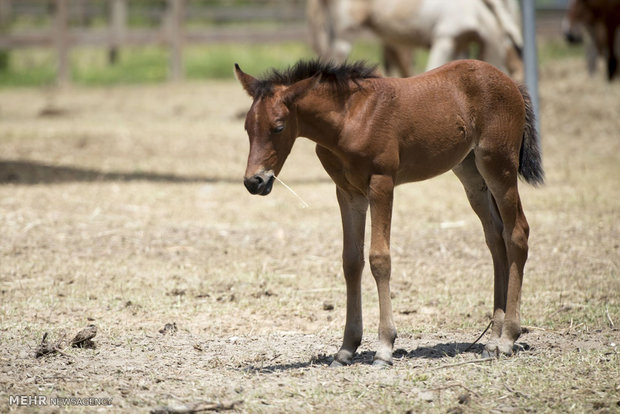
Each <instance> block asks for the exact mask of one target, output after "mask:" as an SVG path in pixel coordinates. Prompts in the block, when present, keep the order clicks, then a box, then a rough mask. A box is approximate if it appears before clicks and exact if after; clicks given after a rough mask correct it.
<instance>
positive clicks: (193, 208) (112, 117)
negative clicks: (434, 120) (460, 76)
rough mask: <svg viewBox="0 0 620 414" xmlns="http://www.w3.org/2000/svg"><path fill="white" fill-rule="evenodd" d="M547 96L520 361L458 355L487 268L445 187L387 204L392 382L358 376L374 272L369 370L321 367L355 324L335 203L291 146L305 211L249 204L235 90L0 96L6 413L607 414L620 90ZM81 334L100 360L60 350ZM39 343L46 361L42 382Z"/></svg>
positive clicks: (316, 168) (568, 64) (209, 86)
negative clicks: (543, 178) (349, 320)
mask: <svg viewBox="0 0 620 414" xmlns="http://www.w3.org/2000/svg"><path fill="white" fill-rule="evenodd" d="M540 86H541V106H542V107H541V110H542V136H543V148H544V164H545V169H546V173H547V183H546V185H545V186H543V187H541V188H538V189H535V188H532V187H529V186H527V185H525V184H522V185H521V192H522V197H523V204H524V208H525V212H526V214H527V217H528V220H529V222H530V226H531V238H530V258H529V261H528V263H527V265H526V276H525V282H524V291H523V305H522V316H523V323H524V325H525V326H526V327H527V332H526V333H524V335H523V336H522V337H521V338H520V339H519V344H521V346H522V348H523V351H522V352H519V353H518V355H516V356H515V357H512V358H503V359H500V360H494V361H485V362H480V361H474V360H476V359H479V358H480V355H479V353H480V351H481V349H482V344H483V343H484V341H485V338H483V339H482V340H481V342H480V344H476V345H474V346H473V347H472V348H471V349H467V348H469V345H470V344H471V343H472V342H473V341H474V340H475V339H476V338H477V337H478V335H479V334H480V333H481V332H482V331H483V330H484V328H485V327H486V326H487V324H488V321H489V317H490V312H491V306H492V279H493V277H492V265H491V259H490V255H489V253H488V251H487V248H486V246H485V243H484V239H483V235H482V230H481V226H480V224H479V222H478V220H477V218H476V217H475V215H474V213H473V212H472V211H471V209H470V207H469V206H468V204H467V201H466V198H465V195H464V192H463V190H462V188H461V187H460V184H459V182H458V180H456V178H455V177H454V176H453V175H452V174H451V173H449V174H445V175H443V176H440V177H437V178H435V179H433V180H430V181H427V182H422V183H416V184H409V185H406V186H402V187H399V188H398V190H397V193H396V200H395V211H394V218H393V235H392V243H393V244H392V252H393V276H392V286H393V291H394V299H393V302H394V303H393V304H394V312H395V322H396V325H397V328H398V335H399V336H398V339H397V341H396V345H395V349H396V351H395V354H394V356H395V362H394V366H393V367H391V368H389V369H376V368H375V367H372V366H371V365H370V362H371V360H372V355H373V350H374V349H375V347H376V341H377V340H376V337H377V334H376V332H377V324H378V303H377V297H376V289H375V286H374V281H373V280H372V276H371V275H370V271H369V270H368V268H367V269H366V270H365V274H364V296H363V300H364V318H365V324H366V325H365V338H364V341H363V343H362V345H361V347H360V349H359V354H358V356H357V357H356V360H355V363H354V364H353V365H352V366H350V367H345V368H340V369H330V368H329V367H328V366H327V365H328V364H329V362H330V358H331V355H333V353H335V352H336V351H337V349H338V347H339V345H340V341H341V337H342V332H343V325H344V311H345V295H344V281H343V278H342V274H341V267H340V266H341V265H340V248H341V230H340V223H339V214H338V208H337V204H336V198H335V190H334V186H333V184H332V183H331V182H330V181H329V179H328V178H327V175H326V174H325V173H324V172H323V170H322V168H321V167H320V165H319V163H318V161H317V160H316V158H315V155H314V151H313V147H312V145H311V144H310V143H309V142H308V141H306V140H299V142H298V143H297V144H296V147H295V148H294V150H293V153H292V154H291V156H290V158H289V160H288V162H287V165H286V166H285V168H284V171H283V173H282V178H283V180H284V181H285V182H287V183H288V184H289V185H290V186H291V187H292V188H293V189H294V190H295V191H296V192H297V193H298V194H299V195H300V196H301V197H302V198H303V199H304V200H305V201H306V202H307V203H308V204H309V207H307V208H302V206H301V205H300V203H299V201H298V200H297V199H296V198H295V197H294V196H293V195H292V194H291V193H289V192H288V191H287V190H286V189H285V188H284V187H283V186H281V185H280V184H278V183H276V185H275V188H274V191H273V192H272V194H271V195H270V196H268V197H255V196H251V195H249V194H248V193H247V191H246V190H245V188H244V187H243V185H242V182H241V177H242V175H243V172H244V168H245V161H246V156H247V150H248V145H247V136H246V134H245V131H244V130H243V120H242V119H241V117H240V114H243V113H244V112H245V111H246V110H247V108H248V106H249V103H250V101H249V98H247V97H246V96H245V95H244V93H243V92H242V90H241V88H240V87H239V86H238V85H237V84H236V83H234V82H233V81H230V82H200V83H184V84H178V85H157V86H129V87H128V86H123V87H114V88H107V89H97V88H89V89H79V88H70V89H64V90H54V89H48V90H37V89H17V90H5V91H1V92H0V235H1V237H0V301H1V305H0V411H1V412H5V411H12V410H18V409H20V410H24V411H32V412H38V411H41V412H53V411H58V410H62V411H63V412H65V411H68V412H82V411H87V412H92V411H110V412H149V411H151V410H155V409H156V408H158V407H162V406H168V407H169V408H170V407H172V408H175V407H176V408H177V409H186V412H189V411H187V410H189V409H192V408H193V409H199V408H201V407H202V409H216V408H217V409H220V410H227V409H230V410H233V411H240V412H287V413H288V412H311V411H314V412H361V411H364V412H407V411H408V410H411V412H431V413H445V412H451V413H461V412H471V413H478V412H497V413H504V412H620V357H619V351H620V348H619V344H620V331H619V330H618V328H620V277H619V271H618V267H619V257H620V248H619V244H620V225H619V222H620V186H619V185H618V182H619V179H620V113H619V110H620V83H619V82H616V83H615V84H612V85H609V84H607V83H606V82H605V81H604V80H603V79H602V75H599V77H596V78H593V79H591V78H589V77H588V76H587V75H586V73H585V64H584V63H583V62H582V61H581V60H576V59H575V60H573V59H568V60H562V61H558V62H553V63H550V64H548V65H546V66H545V67H543V68H542V69H541V80H540ZM332 306H333V309H330V308H331V307H332ZM89 324H94V325H96V326H97V335H96V337H95V338H94V339H93V340H94V343H95V345H96V347H95V349H82V348H72V347H70V346H66V342H67V341H69V340H70V339H71V338H73V336H74V335H75V334H76V333H77V332H78V331H79V330H80V329H82V328H84V327H86V326H87V325H89ZM166 324H174V325H170V326H169V327H168V329H166V330H164V329H163V328H164V326H165V325H166ZM175 328H176V329H175ZM160 331H161V332H160ZM44 333H48V342H49V343H54V341H60V340H62V339H63V338H64V341H63V342H61V343H60V344H59V346H60V353H58V352H57V353H52V354H48V355H45V356H42V357H40V358H35V351H36V349H37V346H38V345H39V344H40V342H41V339H42V337H43V335H44ZM16 395H27V396H44V397H46V398H47V400H46V402H45V404H44V405H43V406H34V405H31V406H29V407H25V408H24V407H21V408H20V407H18V406H17V405H15V404H14V403H15V401H13V403H11V397H14V396H16ZM56 397H60V398H63V397H74V398H82V399H87V398H101V399H111V400H100V401H98V403H110V404H109V405H90V406H86V407H85V406H80V405H77V404H79V402H81V403H85V401H84V400H80V401H78V400H73V401H72V402H71V401H70V400H69V402H68V403H67V404H69V405H68V406H65V407H60V408H59V407H57V406H54V405H50V404H52V403H55V404H60V403H61V402H59V401H61V400H58V401H55V402H52V398H56ZM62 401H65V402H67V400H62ZM93 401H94V400H86V403H88V404H95V403H96V402H93ZM199 403H201V404H202V405H200V404H199ZM209 403H214V405H208V404H209ZM218 403H219V404H221V405H219V406H217V404H218ZM196 404H197V405H196Z"/></svg>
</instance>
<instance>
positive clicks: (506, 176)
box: [474, 138, 529, 355]
mask: <svg viewBox="0 0 620 414" xmlns="http://www.w3.org/2000/svg"><path fill="white" fill-rule="evenodd" d="M480 141H481V142H483V141H484V138H481V139H480ZM503 142H504V144H503V145H506V144H505V142H509V140H506V141H503ZM474 153H475V163H476V167H477V168H478V171H480V174H481V175H482V177H483V178H484V181H485V182H486V183H487V186H488V187H489V190H490V191H491V194H492V195H493V198H494V199H495V201H496V203H497V208H498V210H499V213H500V217H501V219H502V222H503V223H504V229H503V232H502V236H503V239H504V244H505V246H506V255H507V259H508V287H507V292H506V314H505V316H504V323H503V325H502V333H501V336H500V338H499V340H498V342H497V352H498V353H501V354H504V355H512V348H513V346H514V342H515V341H516V340H517V338H518V337H519V336H520V335H521V313H520V306H521V286H522V284H523V268H524V266H525V261H526V260H527V253H528V236H529V226H528V223H527V220H526V218H525V214H523V208H522V207H521V199H520V197H519V191H518V187H517V168H518V157H515V156H512V155H511V154H510V153H509V152H508V151H506V150H505V149H503V148H499V147H494V148H488V147H487V148H485V146H484V145H481V146H478V147H477V148H476V149H475V150H474Z"/></svg>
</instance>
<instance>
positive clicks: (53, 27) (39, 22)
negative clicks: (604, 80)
mask: <svg viewBox="0 0 620 414" xmlns="http://www.w3.org/2000/svg"><path fill="white" fill-rule="evenodd" d="M305 2H306V0H149V1H144V0H0V52H2V51H7V50H11V49H18V48H27V47H44V48H55V49H56V51H57V53H56V56H57V81H58V83H60V84H63V83H67V82H69V81H70V79H71V73H70V65H69V55H70V50H71V48H74V47H76V46H92V47H101V48H107V49H108V52H109V53H108V56H109V59H110V62H115V61H116V59H117V55H118V49H119V48H120V47H123V46H147V45H156V46H163V47H167V48H168V49H169V51H170V53H169V56H170V58H169V78H170V79H172V80H178V79H182V78H183V75H184V68H183V49H184V47H185V45H191V44H214V43H223V42H235V43H264V42H275V41H281V40H283V39H286V40H295V41H303V40H305V39H306V38H307V31H306V23H305ZM536 4H537V12H538V13H537V14H538V15H539V17H540V18H539V19H538V21H537V33H539V34H549V33H554V32H556V31H559V19H560V16H562V15H563V13H564V10H565V8H566V6H567V4H568V0H538V1H536ZM20 19H24V20H26V22H35V23H34V24H30V27H28V25H27V24H22V23H20V21H21V20H20ZM41 26H43V27H44V28H43V29H41V28H40V27H41Z"/></svg>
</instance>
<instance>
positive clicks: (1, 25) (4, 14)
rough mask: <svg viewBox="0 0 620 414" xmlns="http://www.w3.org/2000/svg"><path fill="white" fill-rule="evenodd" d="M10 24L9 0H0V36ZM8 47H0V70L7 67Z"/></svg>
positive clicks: (6, 30)
mask: <svg viewBox="0 0 620 414" xmlns="http://www.w3.org/2000/svg"><path fill="white" fill-rule="evenodd" d="M10 25H11V1H10V0H0V36H4V35H5V34H8V33H9V31H10ZM9 53H10V52H9V49H8V48H6V49H3V48H0V71H3V70H7V69H8V68H9V56H10V55H9Z"/></svg>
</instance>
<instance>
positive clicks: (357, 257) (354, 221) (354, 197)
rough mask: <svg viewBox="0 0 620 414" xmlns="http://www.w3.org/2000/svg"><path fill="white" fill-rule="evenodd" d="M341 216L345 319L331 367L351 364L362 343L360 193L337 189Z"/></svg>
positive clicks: (362, 213)
mask: <svg viewBox="0 0 620 414" xmlns="http://www.w3.org/2000/svg"><path fill="white" fill-rule="evenodd" d="M337 196H338V204H339V205H340V215H341V217H342V233H343V242H342V268H343V271H344V277H345V281H346V284H347V320H346V324H345V328H344V340H343V341H342V347H341V348H340V350H339V351H338V353H337V354H336V357H335V359H334V361H333V362H332V366H341V365H350V364H351V362H352V360H353V355H354V354H355V351H356V350H357V347H358V346H359V345H360V343H361V342H362V329H363V328H362V288H361V281H362V270H364V230H365V224H366V211H367V210H368V200H367V199H366V197H364V196H363V195H361V194H349V193H346V192H344V191H343V190H341V189H340V188H338V190H337Z"/></svg>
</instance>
